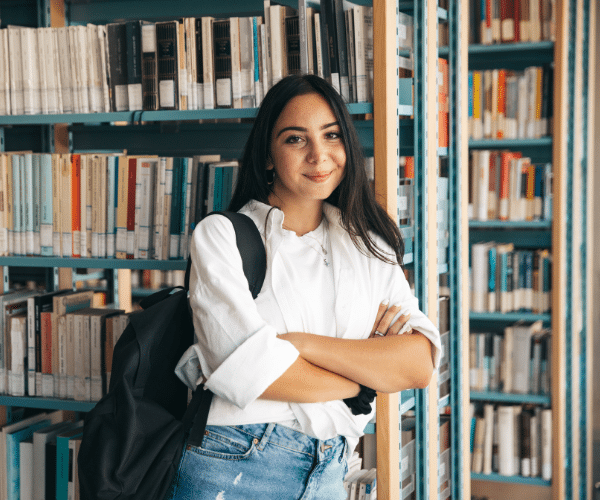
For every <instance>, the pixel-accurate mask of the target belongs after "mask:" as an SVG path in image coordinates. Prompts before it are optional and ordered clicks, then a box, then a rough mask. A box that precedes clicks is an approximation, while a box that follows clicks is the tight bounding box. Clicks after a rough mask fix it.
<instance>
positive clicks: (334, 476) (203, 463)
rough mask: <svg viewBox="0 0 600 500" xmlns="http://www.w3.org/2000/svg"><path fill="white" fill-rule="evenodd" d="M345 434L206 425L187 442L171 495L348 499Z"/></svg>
mask: <svg viewBox="0 0 600 500" xmlns="http://www.w3.org/2000/svg"><path fill="white" fill-rule="evenodd" d="M346 453H347V444H346V439H345V438H343V437H336V438H333V439H329V440H326V441H321V440H318V439H314V438H312V437H310V436H308V435H306V434H303V433H302V432H298V431H295V430H293V429H290V428H288V427H284V426H282V425H277V424H253V425H235V426H213V425H209V426H207V428H206V433H205V435H204V440H203V441H202V446H201V447H199V448H197V447H192V446H187V447H186V449H185V450H184V453H183V456H182V458H181V463H180V465H179V470H178V472H177V475H176V477H175V479H174V481H173V485H172V490H171V494H170V496H169V497H168V498H170V500H204V499H210V500H317V499H318V500H345V499H346V497H347V493H346V491H345V490H344V487H343V479H344V476H345V475H346V472H347V470H348V464H347V462H346Z"/></svg>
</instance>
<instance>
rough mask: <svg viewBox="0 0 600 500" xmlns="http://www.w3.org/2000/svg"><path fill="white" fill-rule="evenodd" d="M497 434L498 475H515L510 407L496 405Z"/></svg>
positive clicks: (511, 411)
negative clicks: (498, 436)
mask: <svg viewBox="0 0 600 500" xmlns="http://www.w3.org/2000/svg"><path fill="white" fill-rule="evenodd" d="M497 412H498V433H499V435H500V436H502V439H500V440H499V443H498V474H500V475H502V476H513V475H515V474H516V472H515V468H514V464H515V460H514V457H515V451H514V435H515V414H514V410H513V407H512V406H507V405H498V407H497Z"/></svg>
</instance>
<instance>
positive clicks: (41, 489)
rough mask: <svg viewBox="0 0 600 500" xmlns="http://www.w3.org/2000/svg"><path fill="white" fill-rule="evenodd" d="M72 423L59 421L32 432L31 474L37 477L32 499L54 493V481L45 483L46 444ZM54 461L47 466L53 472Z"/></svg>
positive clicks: (37, 499) (53, 440)
mask: <svg viewBox="0 0 600 500" xmlns="http://www.w3.org/2000/svg"><path fill="white" fill-rule="evenodd" d="M72 425H73V424H72V422H71V421H60V422H56V423H54V424H51V425H47V426H44V427H42V428H40V429H38V430H36V431H35V432H34V433H33V436H32V441H33V475H34V477H35V478H36V479H37V480H36V481H35V482H34V483H33V491H32V493H33V500H45V499H46V498H49V497H51V495H52V493H54V486H55V481H53V482H51V484H46V477H47V474H46V444H48V443H52V442H56V436H57V435H58V434H59V433H61V432H63V431H65V430H67V429H68V428H70V427H71V426H72ZM55 463H56V461H55V460H54V461H52V462H51V463H50V464H49V467H48V468H49V469H50V468H51V469H52V472H53V473H54V470H55ZM52 477H54V474H52Z"/></svg>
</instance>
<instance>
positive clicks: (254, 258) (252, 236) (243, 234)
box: [185, 211, 267, 298]
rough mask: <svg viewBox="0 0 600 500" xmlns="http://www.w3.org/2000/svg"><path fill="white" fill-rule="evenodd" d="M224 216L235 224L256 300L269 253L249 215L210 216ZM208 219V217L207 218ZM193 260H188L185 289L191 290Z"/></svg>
mask: <svg viewBox="0 0 600 500" xmlns="http://www.w3.org/2000/svg"><path fill="white" fill-rule="evenodd" d="M217 214H218V215H223V216H224V217H227V218H228V219H229V220H230V221H231V223H232V224H233V229H234V230H235V242H236V245H237V247H238V250H239V252H240V255H241V256H242V264H243V267H244V274H245V276H246V279H247V280H248V285H249V287H250V292H251V293H252V297H253V298H256V297H257V296H258V294H259V292H260V289H261V288H262V285H263V282H264V280H265V274H266V272H267V253H266V251H265V245H264V243H263V241H262V237H261V236H260V232H259V231H258V228H257V227H256V225H255V224H254V222H252V219H250V217H248V216H247V215H244V214H240V213H238V212H229V211H223V212H211V213H210V214H209V215H217ZM207 217H208V216H207ZM191 267H192V259H191V257H190V258H188V263H187V269H186V272H185V289H186V290H189V288H190V269H191Z"/></svg>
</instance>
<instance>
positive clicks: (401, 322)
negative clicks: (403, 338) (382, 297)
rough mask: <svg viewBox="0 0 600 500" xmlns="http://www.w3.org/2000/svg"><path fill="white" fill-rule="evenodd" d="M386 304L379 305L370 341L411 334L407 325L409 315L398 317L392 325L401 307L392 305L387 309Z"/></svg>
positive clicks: (385, 302) (410, 329)
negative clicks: (377, 338) (376, 338)
mask: <svg viewBox="0 0 600 500" xmlns="http://www.w3.org/2000/svg"><path fill="white" fill-rule="evenodd" d="M388 304H389V302H388V301H384V302H382V303H381V304H380V305H379V309H378V310H377V316H376V318H375V324H374V325H373V329H372V330H371V335H369V338H370V339H372V338H375V337H387V336H389V335H400V334H403V333H412V328H411V327H410V325H409V324H408V319H409V318H410V313H406V314H403V315H401V316H399V317H398V319H397V320H396V321H394V322H393V323H392V320H393V319H394V317H395V316H396V315H397V314H398V313H399V312H400V309H402V306H401V305H393V306H390V307H388Z"/></svg>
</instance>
